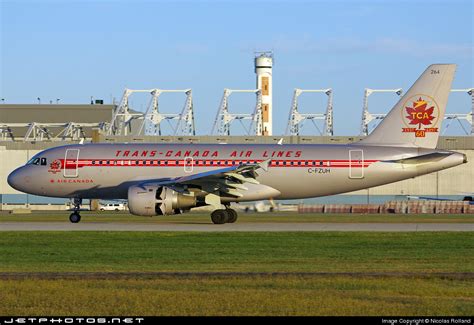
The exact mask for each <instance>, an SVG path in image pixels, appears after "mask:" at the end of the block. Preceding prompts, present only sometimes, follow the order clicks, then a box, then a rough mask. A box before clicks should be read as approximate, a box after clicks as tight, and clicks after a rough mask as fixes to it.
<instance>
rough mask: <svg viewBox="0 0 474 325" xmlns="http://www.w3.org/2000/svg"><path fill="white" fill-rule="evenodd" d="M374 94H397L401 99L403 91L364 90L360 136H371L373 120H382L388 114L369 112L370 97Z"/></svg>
mask: <svg viewBox="0 0 474 325" xmlns="http://www.w3.org/2000/svg"><path fill="white" fill-rule="evenodd" d="M373 93H395V94H396V95H398V96H399V97H400V96H401V95H402V94H403V89H402V88H398V89H370V88H365V90H364V104H363V107H362V123H361V127H360V135H365V136H367V135H369V123H370V122H372V121H373V120H382V119H383V118H384V117H385V115H386V114H384V113H370V112H369V96H370V95H372V94H373Z"/></svg>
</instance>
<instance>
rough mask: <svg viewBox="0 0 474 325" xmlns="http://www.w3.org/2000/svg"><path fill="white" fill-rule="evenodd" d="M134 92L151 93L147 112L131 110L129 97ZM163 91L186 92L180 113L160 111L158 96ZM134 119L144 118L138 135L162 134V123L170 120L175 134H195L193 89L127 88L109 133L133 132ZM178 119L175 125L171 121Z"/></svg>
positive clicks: (115, 112) (114, 115)
mask: <svg viewBox="0 0 474 325" xmlns="http://www.w3.org/2000/svg"><path fill="white" fill-rule="evenodd" d="M133 93H149V94H150V95H151V100H150V102H149V104H148V107H147V110H146V112H145V113H142V112H138V113H137V112H133V113H132V112H130V107H129V104H128V98H129V97H130V95H132V94H133ZM163 93H184V94H186V101H185V104H184V107H183V109H182V111H181V113H180V114H176V113H166V114H164V113H160V111H159V109H158V107H159V102H158V98H159V96H160V95H161V94H163ZM133 120H142V122H141V123H140V126H139V128H138V130H137V131H136V132H135V133H136V135H161V123H162V122H163V121H165V120H166V121H168V123H170V125H171V128H172V130H173V131H172V133H173V135H178V133H182V134H183V135H195V134H196V130H195V124H194V112H193V102H192V90H191V89H159V88H153V89H125V91H124V95H123V97H122V100H121V101H120V104H119V106H117V108H116V109H115V111H114V113H113V115H112V120H111V122H110V127H109V129H108V132H107V134H108V135H128V134H129V133H130V132H131V123H132V121H133ZM172 120H175V121H177V122H176V124H175V126H173V125H172V124H171V121H172Z"/></svg>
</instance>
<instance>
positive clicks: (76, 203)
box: [69, 198, 82, 223]
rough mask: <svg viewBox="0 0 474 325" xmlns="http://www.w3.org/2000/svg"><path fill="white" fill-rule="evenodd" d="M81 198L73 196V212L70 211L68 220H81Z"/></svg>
mask: <svg viewBox="0 0 474 325" xmlns="http://www.w3.org/2000/svg"><path fill="white" fill-rule="evenodd" d="M81 204H82V199H78V198H75V199H74V212H73V213H71V215H70V216H69V221H71V222H72V223H78V222H79V221H81V215H80V214H79V210H80V209H81Z"/></svg>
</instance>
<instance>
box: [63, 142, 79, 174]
mask: <svg viewBox="0 0 474 325" xmlns="http://www.w3.org/2000/svg"><path fill="white" fill-rule="evenodd" d="M63 175H64V177H69V178H73V177H77V176H79V149H67V150H66V154H65V157H64V169H63Z"/></svg>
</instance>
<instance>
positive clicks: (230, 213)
mask: <svg viewBox="0 0 474 325" xmlns="http://www.w3.org/2000/svg"><path fill="white" fill-rule="evenodd" d="M226 211H227V215H228V216H229V218H228V219H227V222H228V223H234V222H236V221H237V218H238V215H237V211H235V210H234V209H226Z"/></svg>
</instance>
